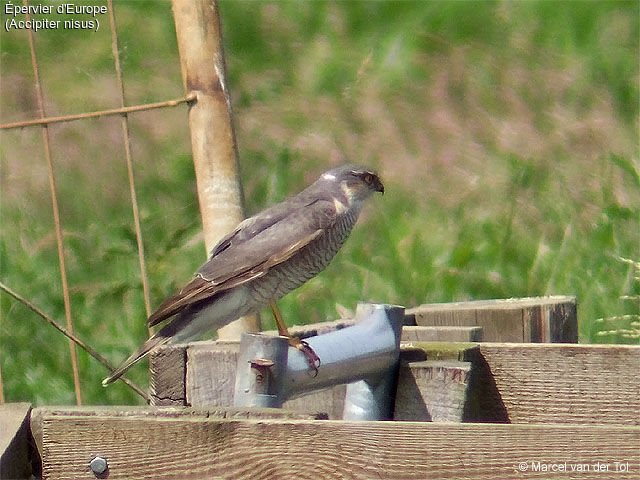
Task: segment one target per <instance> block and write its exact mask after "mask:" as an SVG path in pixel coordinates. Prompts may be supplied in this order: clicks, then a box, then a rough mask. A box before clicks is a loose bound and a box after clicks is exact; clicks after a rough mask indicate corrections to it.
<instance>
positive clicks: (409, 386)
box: [393, 360, 471, 422]
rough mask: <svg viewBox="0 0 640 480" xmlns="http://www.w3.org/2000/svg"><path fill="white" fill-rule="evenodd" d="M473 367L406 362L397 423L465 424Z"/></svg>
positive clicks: (400, 381) (400, 382) (400, 380)
mask: <svg viewBox="0 0 640 480" xmlns="http://www.w3.org/2000/svg"><path fill="white" fill-rule="evenodd" d="M470 371H471V363H469V362H458V361H441V360H432V361H426V362H414V363H408V362H402V365H401V366H400V370H399V373H398V388H397V391H396V403H395V411H394V414H393V419H394V420H404V421H407V420H414V421H426V422H462V420H463V413H464V405H465V402H466V400H467V385H468V379H469V373H470Z"/></svg>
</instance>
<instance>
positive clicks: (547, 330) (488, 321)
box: [405, 296, 578, 343]
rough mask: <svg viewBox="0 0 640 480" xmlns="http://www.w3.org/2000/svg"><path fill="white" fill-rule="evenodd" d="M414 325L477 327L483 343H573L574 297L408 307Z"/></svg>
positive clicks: (575, 326)
mask: <svg viewBox="0 0 640 480" xmlns="http://www.w3.org/2000/svg"><path fill="white" fill-rule="evenodd" d="M405 314H406V316H413V317H414V320H415V323H416V325H423V326H429V325H430V326H437V325H449V326H455V325H457V326H480V327H482V328H483V333H482V335H483V340H484V341H485V342H534V343H545V342H547V343H548V342H550V343H576V342H577V341H578V320H577V309H576V299H575V297H571V296H550V297H532V298H512V299H504V300H478V301H471V302H453V303H430V304H425V305H420V306H419V307H415V308H410V309H407V310H406V312H405Z"/></svg>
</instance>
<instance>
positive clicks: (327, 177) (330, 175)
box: [322, 173, 336, 180]
mask: <svg viewBox="0 0 640 480" xmlns="http://www.w3.org/2000/svg"><path fill="white" fill-rule="evenodd" d="M322 178H324V179H325V180H335V179H336V176H335V175H333V174H331V173H325V174H324V175H322Z"/></svg>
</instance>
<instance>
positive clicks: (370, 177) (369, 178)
mask: <svg viewBox="0 0 640 480" xmlns="http://www.w3.org/2000/svg"><path fill="white" fill-rule="evenodd" d="M364 181H365V183H372V182H373V175H371V174H370V173H367V174H366V175H365V176H364Z"/></svg>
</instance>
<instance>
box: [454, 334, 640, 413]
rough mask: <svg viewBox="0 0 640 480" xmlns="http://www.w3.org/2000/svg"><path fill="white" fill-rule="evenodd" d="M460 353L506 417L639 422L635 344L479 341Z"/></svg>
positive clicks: (638, 349) (639, 360)
mask: <svg viewBox="0 0 640 480" xmlns="http://www.w3.org/2000/svg"><path fill="white" fill-rule="evenodd" d="M465 357H466V358H465V360H467V361H471V362H472V363H473V364H474V366H476V372H475V373H476V374H477V375H478V378H477V382H478V383H480V384H482V383H484V385H485V387H486V386H487V385H491V384H495V388H496V391H497V393H498V394H499V401H500V402H501V403H502V404H503V405H504V408H505V410H506V413H507V415H508V418H509V421H510V422H512V423H556V422H563V423H590V424H619V425H640V414H639V412H640V379H639V378H638V375H637V372H638V371H639V370H640V346H631V345H574V344H510V345H509V344H492V343H480V344H478V348H477V349H476V350H468V351H467V353H466V355H465ZM483 367H486V370H484V371H483Z"/></svg>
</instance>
